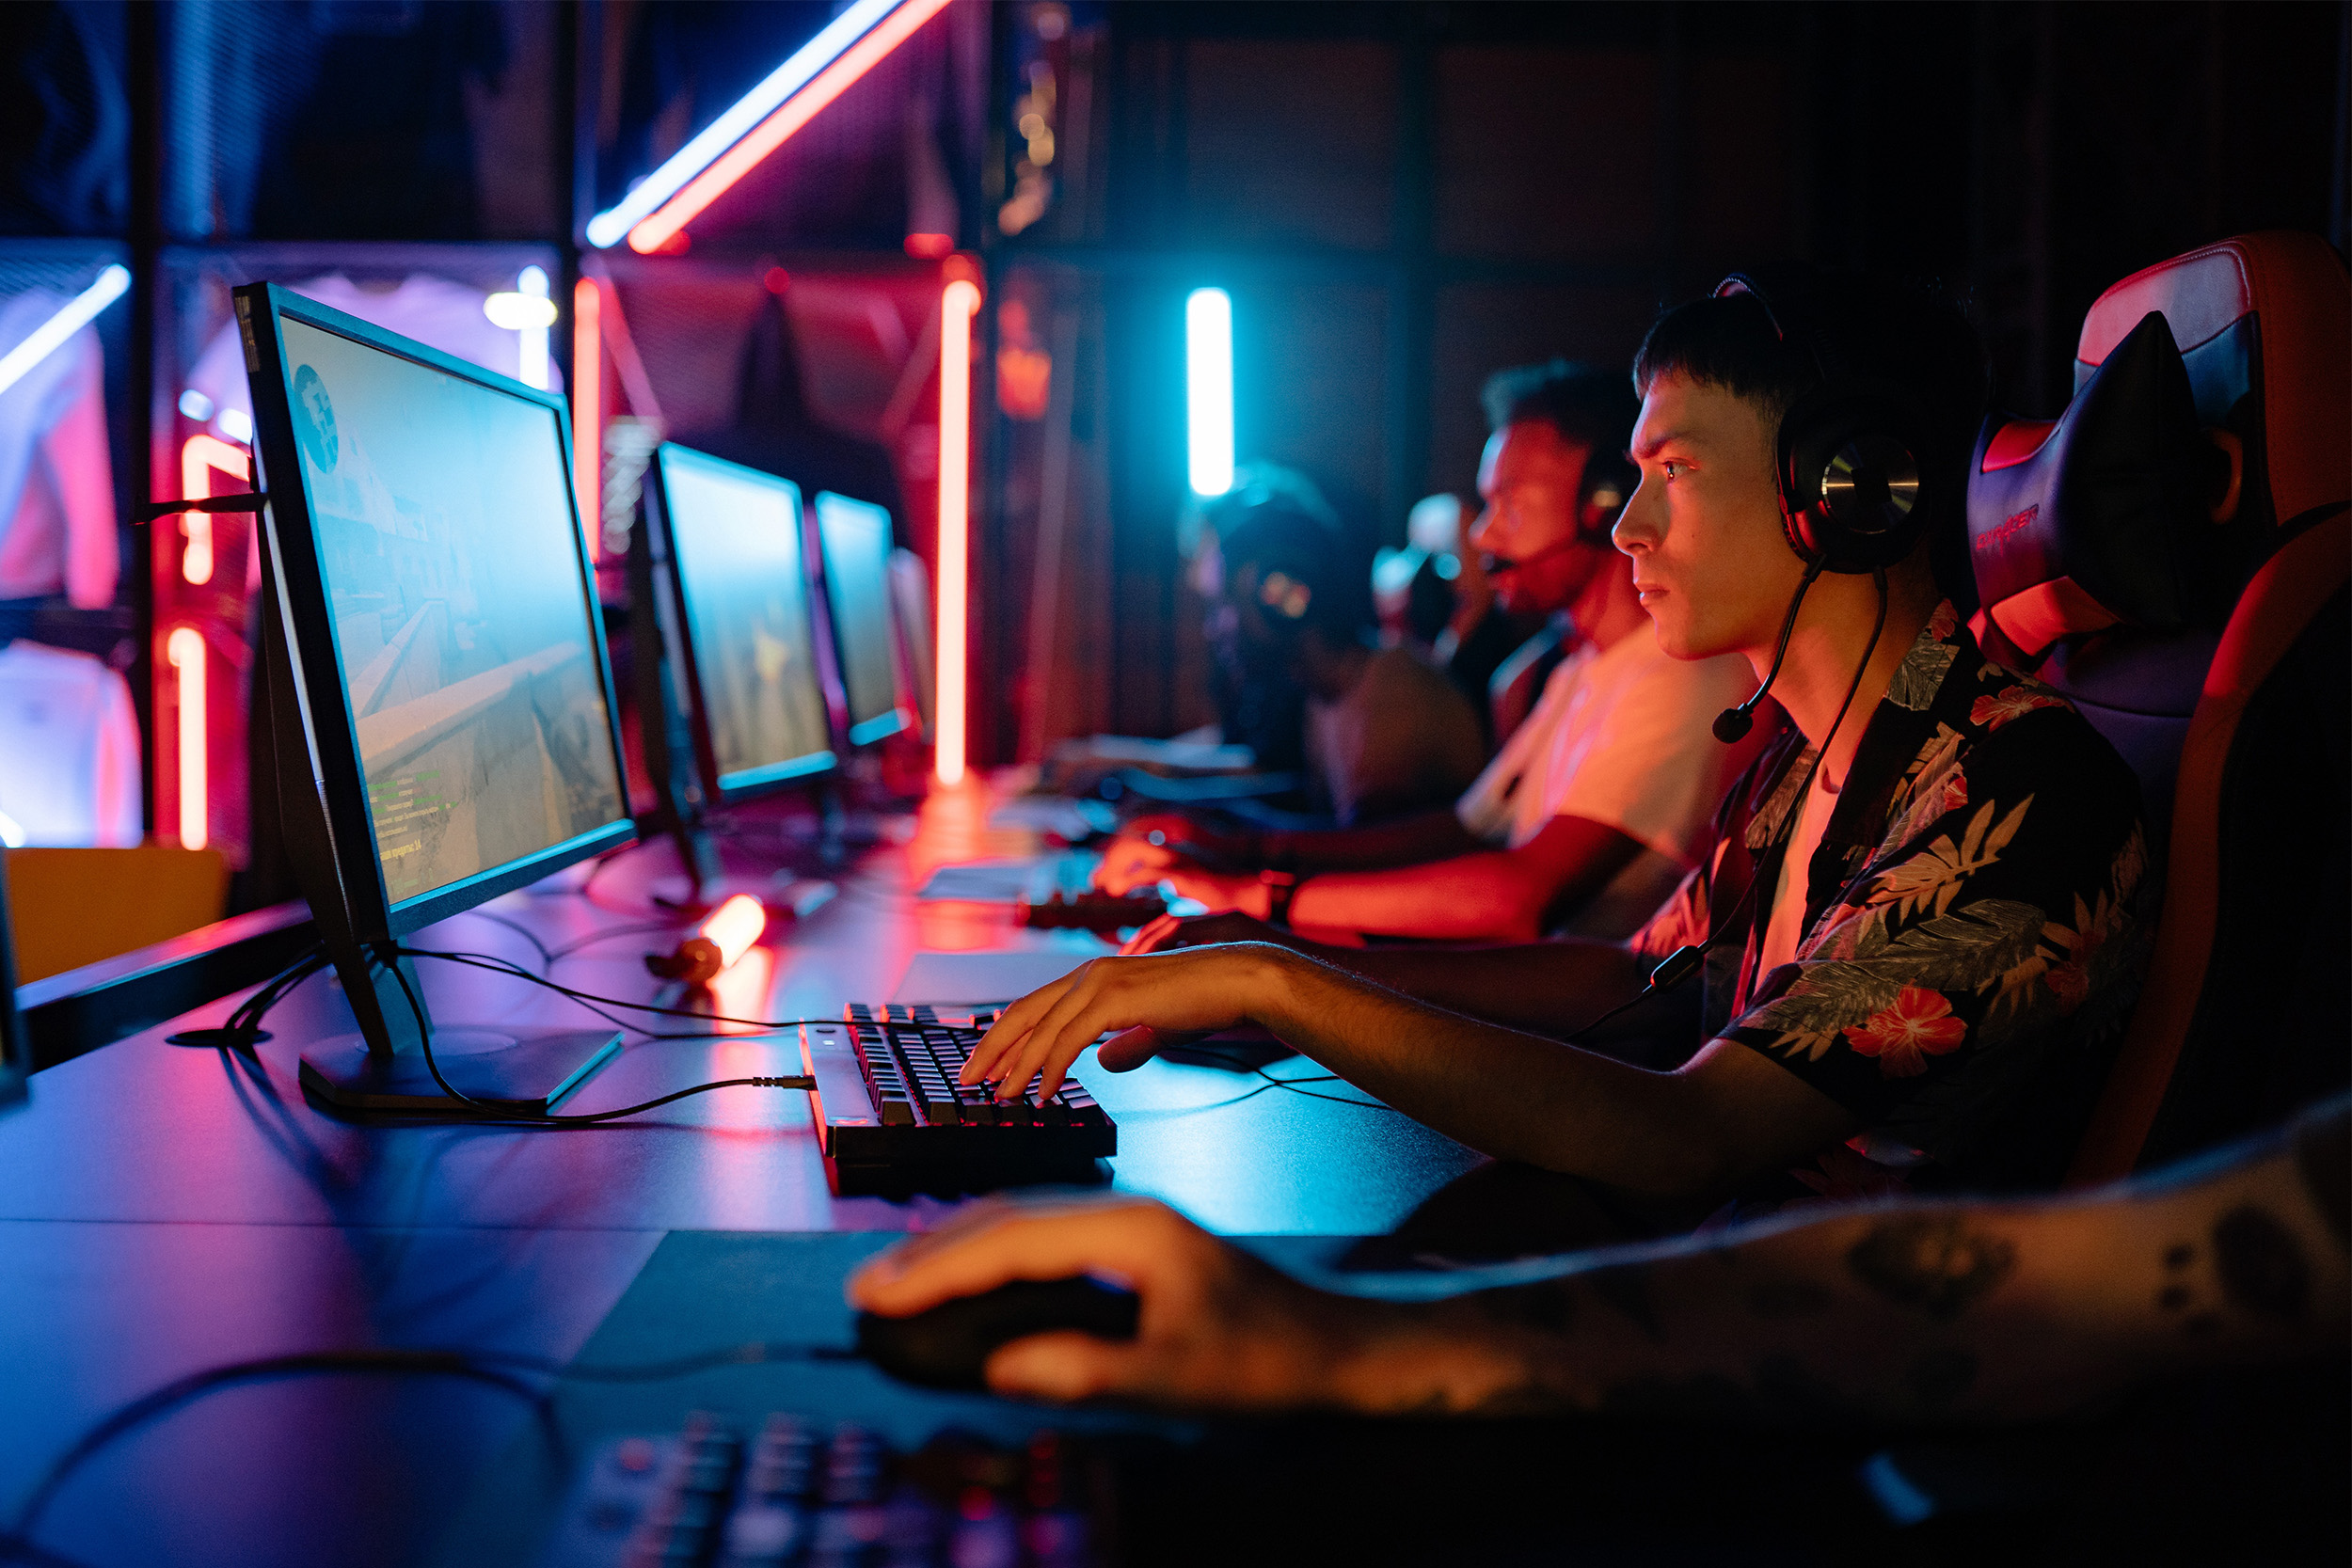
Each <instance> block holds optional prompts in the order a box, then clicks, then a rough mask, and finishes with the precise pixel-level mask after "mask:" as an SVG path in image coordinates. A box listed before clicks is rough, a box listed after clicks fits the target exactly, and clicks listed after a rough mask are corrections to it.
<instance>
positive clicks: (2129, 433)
mask: <svg viewBox="0 0 2352 1568" xmlns="http://www.w3.org/2000/svg"><path fill="white" fill-rule="evenodd" d="M2101 361H2102V362H2101V363H2100V364H2098V365H2097V366H2096V367H2094V368H2093V369H2092V371H2091V373H2090V377H2089V379H2088V380H2086V381H2085V382H2084V383H2083V386H2082V388H2081V389H2080V390H2079V391H2077V392H2076V393H2075V394H2074V402H2073V403H2072V404H2069V405H2068V406H2067V410H2066V413H2065V415H2064V416H2063V417H2062V418H2060V419H2059V420H2057V421H2056V422H2055V423H2042V422H2039V421H2010V420H2002V419H2000V418H1999V417H1997V416H1996V417H1995V418H1994V419H1992V420H1987V421H1986V423H1985V427H1984V432H1983V434H1982V435H1981V436H1979V438H1978V442H1977V457H1976V462H1975V464H1974V465H1973V467H1972V468H1971V471H1970V473H1969V476H1968V542H1969V550H1970V559H1971V561H1972V562H1973V563H1974V565H1975V569H1976V577H1977V588H1978V594H1979V600H1980V602H1981V603H1982V604H1983V606H1984V610H1985V613H1986V615H1987V616H1989V617H1990V618H1991V620H1992V621H1993V623H1994V626H1998V627H1999V628H2000V630H2001V632H2002V634H2003V635H2004V636H2005V637H2007V639H2008V640H2009V641H2010V642H2011V643H2013V644H2015V646H2016V649H2017V651H2018V652H2019V653H2022V654H2024V655H2025V656H2026V657H2027V658H2029V659H2031V658H2039V657H2041V655H2042V653H2043V652H2044V651H2046V650H2047V649H2048V648H2049V647H2050V645H2051V644H2052V643H2054V642H2056V641H2058V639H2059V638H2061V637H2064V636H2067V635H2069V634H2071V633H2076V632H2089V631H2097V630H2101V629H2103V628H2105V627H2107V626H2115V625H2117V624H2119V623H2126V624H2129V625H2132V626H2142V627H2146V628H2148V629H2150V630H2153V631H2178V630H2181V629H2183V628H2185V627H2187V626H2192V625H2199V624H2202V623H2204V622H2206V621H2208V620H2217V619H2218V617H2219V615H2220V614H2222V613H2224V612H2226V610H2227V608H2228V602H2229V594H2230V593H2231V592H2232V591H2233V590H2234V589H2235V588H2236V586H2237V578H2238V574H2237V573H2236V571H2234V570H2232V569H2229V567H2230V559H2231V558H2233V557H2234V556H2235V555H2236V554H2237V552H2236V550H2235V549H2233V547H2232V546H2233V535H2232V534H2230V533H2229V532H2228V531H2224V530H2221V529H2218V528H2217V527H2216V526H2215V524H2214V523H2213V521H2212V520H2211V518H2212V516H2213V514H2214V511H2215V509H2216V508H2215V503H2216V501H2217V499H2223V498H2222V495H2221V494H2220V493H2221V492H2224V491H2226V489H2227V487H2228V481H2229V479H2230V472H2231V470H2230V467H2229V460H2228V458H2227V457H2226V455H2225V454H2224V453H2223V452H2222V451H2221V450H2220V449H2218V448H2217V447H2216V446H2215V444H2214V443H2213V441H2212V440H2211V439H2209V438H2208V437H2207V436H2206V435H2205V433H2204V432H2203V431H2202V429H2201V427H2200V424H2199V420H2198V411H2197V404H2196V400H2195V398H2194V396H2193V395H2192V393H2191V391H2190V389H2189V379H2188V373H2187V371H2186V369H2185V367H2184V365H2183V364H2182V361H2181V353H2180V350H2179V349H2178V348H2177V347H2175V346H2174V344H2173V341H2172V334H2171V332H2170V330H2169V328H2168V327H2167V325H2166V322H2165V318H2164V317H2163V316H2162V315H2160V314H2158V313H2156V312H2154V311H2149V312H2147V313H2146V314H2145V315H2144V316H2143V318H2142V319H2141V320H2140V322H2139V323H2138V324H2137V325H2136V326H2135V327H2133V329H2132V330H2131V331H2130V332H2129V333H2128V334H2126V335H2125V336H2124V337H2123V339H2122V341H2120V342H2119V343H2116V344H2114V345H2111V347H2110V349H2109V351H2108V352H2106V353H2105V354H2103V355H2102V356H2101Z"/></svg>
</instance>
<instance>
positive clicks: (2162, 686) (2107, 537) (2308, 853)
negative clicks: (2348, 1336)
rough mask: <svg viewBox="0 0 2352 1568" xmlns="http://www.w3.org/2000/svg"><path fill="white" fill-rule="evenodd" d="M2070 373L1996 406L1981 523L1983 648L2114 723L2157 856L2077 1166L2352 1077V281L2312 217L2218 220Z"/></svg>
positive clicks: (2123, 1161)
mask: <svg viewBox="0 0 2352 1568" xmlns="http://www.w3.org/2000/svg"><path fill="white" fill-rule="evenodd" d="M2152 315H2153V316H2154V317H2158V318H2160V322H2158V323H2156V324H2154V325H2152V324H2151V322H2150V318H2151V316H2152ZM2174 365H2177V366H2178V370H2177V371H2175V370H2174V369H2173V368H2172V367H2173V366H2174ZM2110 371H2111V373H2110ZM2075 372H2076V388H2077V396H2076V401H2075V403H2074V404H2073V405H2071V406H2070V407H2069V409H2068V411H2067V415H2066V417H2065V418H2063V419H2061V420H2058V421H2054V422H2051V423H2048V424H2042V423H2024V422H2007V423H2002V422H1997V421H1996V423H1995V424H1994V425H1993V426H1990V427H1988V430H1987V434H1986V437H1985V438H1984V439H1983V440H1982V441H1981V442H1979V452H1978V459H1977V467H1976V472H1975V473H1974V474H1972V475H1971V481H1970V497H1969V513H1970V518H1969V522H1970V531H1971V534H1972V536H1973V543H1974V544H1975V545H1976V546H1977V553H1976V564H1977V568H1978V580H1979V588H1980V590H1982V597H1983V600H1984V603H1985V609H1984V610H1981V611H1979V617H1978V623H1977V624H1978V626H1979V634H1980V636H1981V637H1982V638H1983V640H1984V641H1985V644H1986V646H1987V649H1988V651H1989V652H1991V653H1993V654H1994V657H2004V658H2009V659H2012V660H2014V661H2015V662H2018V663H2020V664H2022V665H2024V666H2025V667H2026V668H2036V667H2037V666H2038V669H2037V673H2039V674H2040V675H2041V676H2042V679H2044V680H2046V681H2049V682H2050V683H2051V684H2052V685H2053V686H2056V687H2058V689H2060V690H2062V691H2064V692H2065V693H2066V694H2067V695H2068V696H2069V697H2070V698H2071V699H2072V700H2073V701H2074V703H2075V705H2076V706H2078V707H2079V708H2080V709H2081V710H2082V711H2083V712H2084V714H2085V715H2086V717H2088V718H2089V719H2090V721H2091V722H2092V723H2094V724H2096V725H2097V726H2098V727H2099V728H2100V729H2101V730H2102V731H2103V732H2104V733H2106V735H2107V736H2108V737H2109V739H2110V740H2112V741H2114V742H2115V744H2116V746H2117V749H2118V750H2119V751H2121V752H2122V753H2123V755H2124V757H2125V758H2126V760H2127V761H2129V762H2131V763H2132V765H2133V767H2134V768H2135V769H2136V770H2137V772H2138V774H2139V776H2140V779H2141V783H2142V786H2143V791H2144V793H2145V795H2146V796H2147V803H2148V809H2149V819H2150V828H2151V832H2152V838H2153V842H2154V843H2156V844H2158V845H2161V846H2164V847H2166V851H2167V852H2166V853H2165V855H2164V857H2163V858H2164V861H2165V877H2166V896H2165V902H2164V911H2163V915H2162V917H2161V920H2160V922H2159V925H2158V928H2157V932H2156V938H2155V953H2154V957H2153V962H2152V964H2151V966H2150V974H2149V980H2148V984H2147V987H2146V989H2145V990H2144V991H2143V993H2142V995H2141V998H2140V1001H2139V1003H2138V1005H2137V1007H2136V1008H2135V1010H2134V1013H2133V1017H2132V1020H2131V1022H2130V1024H2129V1026H2128V1028H2127V1030H2126V1033H2125V1037H2124V1040H2123V1043H2122V1048H2121V1049H2120V1051H2119V1053H2118V1055H2117V1058H2116V1062H2115V1065H2114V1067H2113V1069H2112V1070H2111V1071H2110V1074H2109V1077H2108V1080H2107V1084H2106V1091H2105V1093H2104V1095H2103V1096H2102V1098H2101V1100H2100V1102H2099V1104H2098V1107H2097V1110H2096V1111H2095V1113H2094V1115H2093V1118H2092V1123H2091V1127H2090V1132H2088V1134H2087V1135H2086V1137H2085V1139H2084V1141H2083V1144H2082V1146H2081V1148H2080V1149H2079V1150H2078V1152H2077V1155H2076V1158H2075V1161H2074V1167H2073V1169H2072V1170H2071V1171H2070V1172H2069V1178H2068V1179H2069V1180H2070V1181H2071V1182H2075V1183H2081V1182H2089V1181H2098V1180H2109V1179H2111V1178H2114V1177H2117V1176H2121V1175H2123V1174H2126V1173H2128V1172H2129V1171H2130V1170H2132V1169H2133V1168H2135V1167H2136V1166H2137V1165H2139V1164H2148V1163H2153V1162H2156V1161H2160V1160H2163V1159H2167V1158H2170V1157H2172V1156H2175V1155H2178V1154H2180V1153H2184V1152H2186V1151H2188V1150H2190V1149H2194V1148H2200V1147H2203V1146H2205V1145H2208V1144H2210V1143H2212V1142H2215V1141H2217V1140H2218V1139H2221V1138H2226V1137H2229V1136H2232V1135H2234V1134H2236V1133H2239V1132H2247V1131H2251V1130H2252V1129H2253V1128H2255V1127H2258V1126H2260V1125H2262V1124H2264V1123H2265V1122H2269V1121H2275V1120H2277V1119H2278V1118H2279V1117H2281V1116H2283V1115H2284V1114H2285V1113H2286V1112H2287V1111H2289V1110H2291V1109H2292V1108H2293V1107H2294V1106H2295V1105H2296V1103H2298V1102H2299V1101H2303V1100H2307V1099H2310V1098H2313V1097H2315V1096H2317V1095H2319V1094H2322V1093H2326V1092H2328V1090H2329V1089H2331V1088H2333V1087H2336V1086H2340V1085H2343V1084H2344V1081H2345V1080H2346V1078H2347V1077H2348V1076H2352V1032H2348V1030H2352V1024H2348V1022H2347V1011H2346V1002H2347V999H2348V996H2352V930H2347V925H2348V924H2352V922H2347V911H2346V908H2345V904H2346V898H2345V892H2346V889H2347V887H2352V863H2347V859H2346V830H2347V819H2352V790H2348V788H2347V781H2348V779H2352V742H2348V741H2347V730H2352V679H2348V677H2352V646H2348V645H2347V641H2346V637H2347V589H2346V581H2347V577H2352V517H2348V516H2347V515H2346V506H2347V499H2348V498H2352V442H2347V439H2346V435H2345V433H2346V431H2347V429H2352V278H2347V277H2346V274H2345V271H2344V262H2343V261H2342V260H2341V259H2340V258H2339V257H2338V256H2337V255H2336V254H2335V252H2334V251H2333V250H2332V249H2330V248H2329V247H2328V245H2326V244H2325V243H2324V242H2322V241H2320V240H2318V239H2316V238H2315V237H2313V236H2311V235H2306V234H2292V233H2264V234H2254V235H2247V236H2241V237H2239V238H2237V239H2233V240H2229V241H2225V242H2223V243H2221V244H2219V245H2209V246H2207V247H2205V248H2204V249H2202V250H2199V251H2195V252H2192V253H2191V254H2189V255H2186V256H2183V257H2179V258H2176V259H2175V260H2173V261H2167V262H2164V263H2162V264H2160V265H2158V266H2154V267H2151V268H2149V269H2147V270H2146V271H2144V272H2141V273H2138V274H2136V275H2134V276H2133V277H2128V278H2125V279H2124V280H2123V281H2122V282H2121V283H2119V284H2117V285H2116V286H2115V287H2113V288H2112V289H2109V290H2108V291H2107V292H2106V293H2105V294H2103V295H2101V296H2100V298H2099V301H2098V302H2097V304H2095V305H2094V306H2093V307H2092V308H2091V310H2090V315H2089V316H2088V318H2087V319H2086V320H2085V322H2084V325H2083V333H2082V339H2081V344H2080V348H2079V350H2078V352H2077V355H2076V365H2075ZM2184 381H2185V390H2186V394H2187V398H2188V404H2189V407H2190V409H2191V411H2192V413H2191V417H2192V418H2193V420H2194V423H2195V425H2196V426H2197V427H2199V434H2198V435H2197V436H2196V438H2195V439H2191V438H2189V436H2187V435H2186V434H2185V427H2184V425H2183V422H2182V421H2183V409H2182V405H2181V402H2180V391H2181V383H2182V382H2184ZM2127 392H2128V393H2130V394H2131V395H2129V396H2126V395H2125V394H2126V393H2127ZM2119 410H2120V413H2119ZM2102 411H2105V413H2106V414H2107V415H2108V416H2110V428H2109V429H2108V430H2107V431H2106V438H2105V439H2104V442H2102V441H2098V440H2093V439H2091V438H2090V436H2089V435H2087V434H2086V433H2087V432H2089V431H2090V427H2091V424H2092V418H2091V417H2092V416H2093V415H2094V414H2099V413H2101V412H2102ZM2118 420H2120V424H2119V423H2116V422H2115V421H2118ZM2119 429H2120V430H2121V432H2122V434H2121V435H2117V434H2116V432H2117V430H2119ZM2069 442H2075V443H2080V444H2081V450H2080V451H2074V450H2070V448H2069V447H2068V445H2067V443H2069ZM2094 451H2095V452H2098V453H2103V454H2104V455H2105V456H2106V457H2107V458H2109V459H2114V461H2109V462H2106V463H2101V462H2096V461H2091V460H2090V454H2091V453H2093V452H2094ZM2215 453H2219V456H2216V455H2214V454H2215ZM2119 454H2120V456H2119ZM2028 497H2030V498H2031V499H2027V498H2028ZM2101 498H2104V499H2105V502H2106V504H2100V500H2101ZM2037 507H2039V508H2041V510H2039V511H2037V510H2035V508H2037ZM2200 508H2201V509H2202V510H2203V511H2204V513H2205V515H2206V517H2207V518H2208V519H2210V521H2209V524H2208V525H2207V527H2208V531H2200V529H2199V528H2198V526H2197V523H2196V518H2195V515H2194V514H2195V513H2196V511H2197V510H2199V509H2200ZM2241 584H2242V585H2243V586H2242V587H2241V586H2240V585H2241Z"/></svg>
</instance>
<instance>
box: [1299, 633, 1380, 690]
mask: <svg viewBox="0 0 2352 1568" xmlns="http://www.w3.org/2000/svg"><path fill="white" fill-rule="evenodd" d="M1371 662H1372V650H1371V649H1370V648H1368V647H1366V646H1364V644H1363V643H1362V642H1360V641H1349V642H1342V643H1339V644H1337V645H1334V644H1332V643H1328V642H1326V641H1323V639H1321V638H1320V637H1316V636H1313V635H1309V636H1307V637H1305V638H1302V639H1301V640H1300V641H1299V644H1298V663H1297V671H1298V684H1299V685H1301V686H1303V687H1305V688H1306V689H1307V693H1308V695H1309V696H1311V697H1313V698H1315V699H1317V700H1318V701H1320V702H1326V703H1332V702H1337V701H1338V700H1339V699H1340V698H1342V697H1344V696H1346V695H1347V694H1348V693H1349V692H1350V691H1353V690H1354V689H1356V683H1357V682H1358V681H1359V680H1360V679H1362V678H1363V673H1364V668H1365V666H1367V665H1369V664H1370V663H1371Z"/></svg>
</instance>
